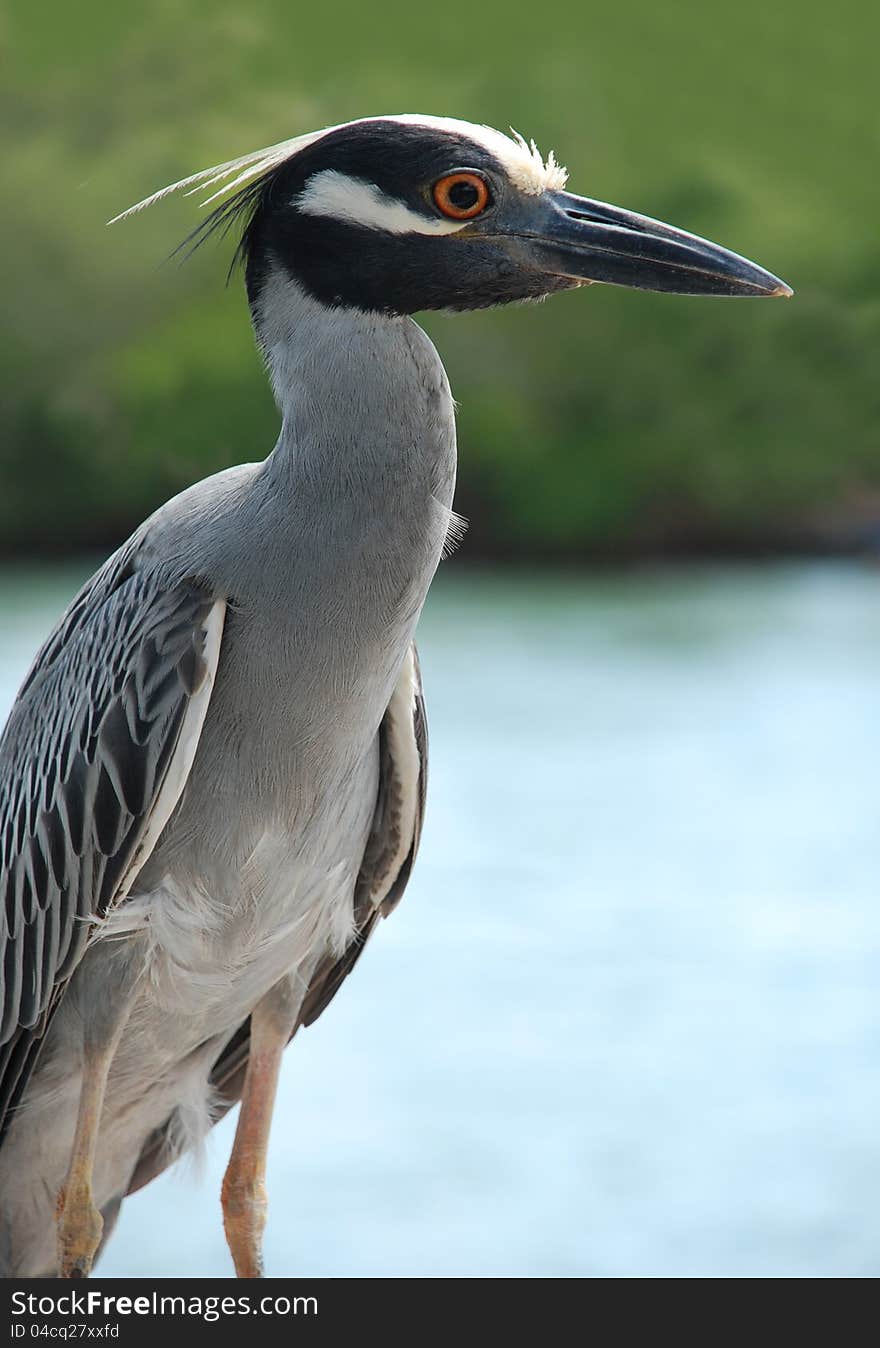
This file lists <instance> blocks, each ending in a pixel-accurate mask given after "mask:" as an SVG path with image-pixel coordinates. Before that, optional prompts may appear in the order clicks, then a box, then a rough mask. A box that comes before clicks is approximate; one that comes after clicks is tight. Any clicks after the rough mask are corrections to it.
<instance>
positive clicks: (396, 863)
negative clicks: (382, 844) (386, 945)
mask: <svg viewBox="0 0 880 1348" xmlns="http://www.w3.org/2000/svg"><path fill="white" fill-rule="evenodd" d="M418 689H419V681H418V676H417V674H416V662H415V654H414V651H413V647H412V646H410V647H409V648H408V649H407V652H406V655H405V656H404V660H403V665H402V666H401V670H400V676H399V677H398V680H397V683H396V684H395V686H394V692H393V693H392V694H391V701H390V702H389V703H388V711H387V712H386V714H385V716H386V721H385V724H386V727H387V732H388V750H389V758H390V760H391V763H392V764H393V765H394V772H395V775H396V776H397V782H398V786H399V788H400V828H399V831H398V832H399V838H398V843H397V848H396V850H395V852H394V855H393V858H392V860H391V861H390V862H389V864H388V866H387V869H386V871H385V875H386V879H385V883H384V884H383V885H382V886H381V887H380V888H379V889H378V890H377V891H375V892H374V893H373V894H372V895H371V898H372V900H373V903H374V905H375V906H376V907H378V906H379V904H380V903H381V902H382V900H383V899H384V898H385V896H386V895H387V893H388V891H389V890H390V888H391V886H392V885H393V884H394V882H395V880H396V879H397V877H398V875H399V873H400V868H401V866H402V865H403V863H404V862H405V861H406V858H407V856H408V855H409V852H410V849H411V847H412V845H413V838H414V837H415V832H416V820H417V817H418V810H419V775H420V773H421V766H422V765H421V758H420V757H419V748H418V745H417V744H416V734H415V722H414V717H415V705H416V694H417V692H418Z"/></svg>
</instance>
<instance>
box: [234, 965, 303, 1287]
mask: <svg viewBox="0 0 880 1348" xmlns="http://www.w3.org/2000/svg"><path fill="white" fill-rule="evenodd" d="M300 1001H301V997H300V996H299V995H298V994H296V993H295V991H294V988H293V980H292V979H287V978H285V979H283V980H282V981H281V982H280V983H277V984H276V985H275V987H274V988H272V990H271V992H269V993H267V994H266V996H265V997H264V998H263V1000H262V1001H261V1002H260V1003H259V1004H258V1005H257V1007H256V1008H255V1009H254V1011H253V1013H252V1015H251V1044H250V1056H249V1057H248V1064H247V1073H246V1075H245V1080H244V1090H243V1091H242V1096H241V1112H240V1114H239V1116H238V1127H237V1128H236V1130H235V1141H234V1142H233V1144H232V1154H231V1156H230V1158H229V1165H228V1166H227V1167H226V1174H225V1175H224V1177H223V1189H222V1192H221V1202H222V1204H223V1226H224V1228H225V1230H226V1241H227V1244H228V1245H229V1249H230V1252H231V1254H232V1258H233V1261H234V1263H235V1272H236V1274H237V1275H238V1277H239V1278H261V1277H262V1276H263V1248H262V1246H263V1228H264V1227H265V1225H266V1211H267V1207H268V1203H267V1199H266V1183H265V1180H266V1152H267V1150H268V1147H269V1129H270V1127H271V1125H272V1111H273V1109H274V1107H275V1092H276V1089H277V1086H278V1072H279V1070H280V1067H281V1058H282V1055H283V1053H284V1049H285V1047H286V1045H287V1042H288V1040H289V1039H290V1036H291V1034H292V1032H293V1028H294V1025H295V1023H296V1016H297V1012H298V1010H299V1005H300Z"/></svg>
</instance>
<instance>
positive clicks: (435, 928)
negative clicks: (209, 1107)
mask: <svg viewBox="0 0 880 1348" xmlns="http://www.w3.org/2000/svg"><path fill="white" fill-rule="evenodd" d="M79 578H80V576H79V575H77V574H76V573H75V571H74V570H73V569H58V570H55V571H53V570H45V571H41V572H39V573H37V572H33V571H29V572H24V571H6V572H0V712H5V709H6V707H7V706H8V704H9V702H10V700H11V698H12V696H13V694H14V690H15V686H16V685H17V682H18V680H19V679H20V677H21V676H22V675H23V673H24V671H25V668H26V665H27V663H28V660H29V657H30V655H31V653H32V651H33V649H34V647H35V645H36V644H37V642H38V641H39V640H40V638H41V636H42V635H43V634H44V633H45V632H46V630H47V629H48V628H49V626H50V625H51V623H52V621H53V619H54V618H55V616H56V615H57V612H58V611H59V609H60V607H61V606H62V605H63V603H64V601H65V599H66V598H67V597H68V596H69V594H70V593H71V591H72V589H73V588H74V587H75V585H76V584H77V582H78V580H79ZM421 648H422V661H423V665H424V671H425V680H426V685H427V692H428V698H429V713H430V720H431V734H432V740H431V743H432V756H431V789H430V801H429V813H428V820H427V826H426V830H425V836H424V842H423V847H422V852H421V855H420V857H419V863H418V866H417V868H416V872H415V875H414V878H413V881H412V883H411V885H410V888H409V890H408V892H407V895H406V899H405V901H404V903H403V904H402V905H401V907H400V908H399V909H398V910H397V912H396V913H395V914H394V916H393V918H392V919H391V920H390V921H388V922H387V923H383V924H382V926H381V929H380V930H379V931H378V934H377V936H376V938H375V939H374V940H373V941H372V942H371V947H370V949H369V951H368V952H367V954H366V955H365V957H364V959H363V960H362V961H361V964H360V966H359V968H358V970H357V972H356V973H355V975H354V976H353V977H352V978H351V979H350V980H349V982H348V983H347V984H346V986H345V988H344V989H343V991H342V993H341V994H340V996H339V997H338V998H337V1000H336V1002H334V1004H333V1006H332V1007H331V1009H330V1010H329V1011H328V1012H327V1013H326V1015H325V1016H324V1017H323V1018H322V1020H321V1021H320V1022H319V1023H318V1025H316V1026H315V1027H314V1028H313V1029H311V1030H309V1031H308V1032H306V1033H304V1034H301V1035H300V1036H298V1038H297V1041H296V1043H295V1045H294V1046H293V1047H292V1048H291V1050H290V1051H289V1053H288V1055H287V1060H286V1063H285V1070H284V1076H283V1081H282V1086H281V1094H280V1100H279V1104H278V1110H277V1114H276V1124H275V1129H274V1134H273V1143H272V1153H271V1165H270V1174H269V1191H270V1201H271V1211H270V1220H269V1227H268V1231H267V1262H268V1271H269V1272H270V1273H271V1274H275V1275H283V1274H288V1273H294V1272H295V1273H300V1274H325V1275H328V1274H329V1275H337V1276H344V1275H354V1276H410V1275H433V1276H448V1275H455V1274H464V1275H469V1276H483V1275H492V1274H495V1275H515V1276H533V1277H545V1276H562V1277H568V1276H604V1277H609V1276H610V1277H633V1276H646V1275H664V1276H796V1277H801V1276H803V1277H815V1276H876V1274H877V1273H878V1272H880V1129H878V1121H880V987H878V983H880V978H878V975H880V838H878V829H877V817H878V769H877V764H878V751H880V729H878V709H880V575H878V574H877V573H876V572H875V571H873V570H870V569H867V568H860V567H858V566H855V565H825V564H822V565H820V564H815V565H799V566H785V567H774V568H769V569H718V570H699V571H688V570H675V571H665V572H659V573H653V574H651V573H647V574H631V575H626V576H614V577H605V578H599V579H596V578H588V579H582V578H574V577H570V576H567V577H562V578H560V577H555V578H554V577H546V578H534V577H528V576H519V577H517V576H510V575H508V576H501V575H493V574H488V575H480V574H479V573H477V574H475V573H473V572H468V571H467V570H466V569H465V568H464V566H463V565H462V564H461V563H460V562H453V563H451V564H449V565H448V566H446V567H444V568H443V571H442V575H441V577H440V578H439V580H438V583H437V585H436V586H435V589H434V591H433V592H432V595H431V599H430V601H429V605H428V609H427V611H426V614H425V618H424V620H423V624H422V628H421ZM232 1123H233V1120H231V1119H228V1120H227V1121H226V1122H225V1123H224V1124H222V1125H221V1126H220V1127H219V1128H218V1129H216V1131H215V1134H214V1136H213V1137H212V1139H211V1143H210V1146H209V1151H208V1157H207V1161H206V1164H205V1167H204V1173H203V1175H202V1177H201V1180H199V1179H198V1177H197V1176H195V1175H194V1174H193V1172H192V1170H191V1169H186V1168H184V1169H178V1170H177V1171H174V1172H171V1173H170V1174H168V1175H166V1176H165V1177H164V1178H163V1179H161V1180H160V1181H158V1182H156V1183H154V1184H153V1185H152V1186H150V1187H149V1188H148V1189H147V1190H146V1191H144V1192H143V1193H142V1194H140V1195H138V1196H137V1197H136V1198H134V1199H132V1200H130V1201H129V1202H128V1203H127V1204H126V1207H125V1211H124V1214H123V1217H122V1220H121V1223H120V1226H119V1229H118V1232H117V1234H116V1236H115V1238H114V1240H113V1242H112V1244H111V1246H110V1248H109V1250H108V1253H107V1255H106V1258H105V1260H104V1262H103V1265H102V1268H101V1272H102V1273H104V1274H106V1275H122V1274H145V1275H181V1274H183V1275H186V1274H196V1273H200V1274H201V1273H205V1274H211V1273H226V1272H228V1271H229V1269H230V1265H229V1261H228V1257H227V1254H226V1250H225V1245H224V1242H223V1236H222V1230H221V1226H220V1214H219V1201H218V1194H219V1185H220V1178H221V1175H222V1171H223V1166H224V1161H225V1158H226V1156H227V1154H228V1150H229V1146H230V1141H231V1128H232Z"/></svg>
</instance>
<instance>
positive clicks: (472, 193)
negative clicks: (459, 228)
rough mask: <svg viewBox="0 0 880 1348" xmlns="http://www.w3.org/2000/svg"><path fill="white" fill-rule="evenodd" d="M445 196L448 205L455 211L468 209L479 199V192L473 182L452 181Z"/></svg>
mask: <svg viewBox="0 0 880 1348" xmlns="http://www.w3.org/2000/svg"><path fill="white" fill-rule="evenodd" d="M447 196H448V198H449V202H450V205H452V206H454V207H455V209H456V210H457V211H469V210H470V209H471V207H472V206H476V204H477V202H478V201H479V199H480V194H479V192H478V191H477V189H476V187H474V184H473V183H453V184H452V186H451V187H450V189H449V191H448V192H447Z"/></svg>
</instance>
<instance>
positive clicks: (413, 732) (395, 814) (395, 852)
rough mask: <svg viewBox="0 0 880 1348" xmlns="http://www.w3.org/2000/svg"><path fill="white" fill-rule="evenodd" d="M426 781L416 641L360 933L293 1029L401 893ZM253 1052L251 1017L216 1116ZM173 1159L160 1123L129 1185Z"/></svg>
mask: <svg viewBox="0 0 880 1348" xmlns="http://www.w3.org/2000/svg"><path fill="white" fill-rule="evenodd" d="M427 786H428V723H427V720H426V717H425V702H424V697H423V694H422V679H421V672H420V670H419V657H418V653H417V651H416V648H415V646H414V645H413V646H411V647H410V649H409V650H408V651H407V655H406V660H405V661H404V665H403V668H402V670H401V673H400V677H399V679H398V681H397V685H396V687H395V689H394V693H393V694H392V697H391V701H390V702H389V704H388V709H387V711H386V712H385V715H384V717H383V718H382V723H381V725H380V727H379V790H378V795H377V799H376V809H375V813H374V815H373V825H372V829H371V831H370V836H369V839H368V842H367V846H366V849H365V852H364V858H363V862H362V863H361V870H360V874H359V876H358V880H357V884H356V886H355V921H356V923H357V928H356V931H355V935H354V937H353V938H352V940H351V942H350V944H349V945H348V947H347V949H346V950H345V951H344V952H343V953H342V955H341V956H339V957H335V958H334V957H331V956H327V957H326V958H325V959H324V960H323V961H322V962H321V963H320V964H319V965H318V967H317V969H316V970H315V973H314V975H313V977H312V981H311V983H310V984H309V988H308V991H307V993H306V995H305V998H304V999H303V1004H302V1007H301V1009H300V1013H299V1018H298V1020H297V1023H296V1026H295V1028H294V1031H293V1034H296V1031H297V1030H298V1029H299V1027H300V1026H301V1025H312V1024H313V1023H314V1022H315V1021H316V1020H317V1019H318V1017H319V1016H320V1014H321V1012H322V1011H323V1010H324V1008H325V1007H326V1006H327V1005H328V1004H329V1002H331V1001H332V999H333V998H334V997H335V995H336V993H337V992H338V991H339V988H340V987H341V986H342V984H343V982H344V981H345V979H346V977H347V976H348V974H349V973H350V972H351V970H352V968H353V967H354V965H355V963H356V962H357V960H358V958H359V956H360V954H361V951H362V950H363V948H364V946H365V944H366V941H367V938H368V936H369V935H370V932H371V931H372V930H373V927H374V926H375V924H376V921H377V919H378V918H379V917H380V916H381V917H387V915H388V914H389V913H390V912H391V911H392V909H393V908H395V907H396V905H397V904H398V903H399V902H400V900H401V898H402V897H403V891H404V890H405V889H406V886H407V882H408V880H409V877H410V872H411V870H412V865H413V862H414V860H415V856H416V852H417V850H418V846H419V839H420V837H421V832H422V821H423V819H424V814H425V796H426V792H427ZM291 1038H293V1035H291ZM249 1052H250V1022H249V1021H246V1022H245V1023H244V1025H242V1026H241V1028H240V1029H239V1030H238V1032H237V1034H235V1035H234V1036H233V1038H232V1039H231V1040H230V1041H229V1043H228V1044H227V1045H226V1047H225V1049H224V1050H223V1053H222V1054H221V1055H220V1057H219V1058H218V1060H217V1062H216V1063H215V1064H214V1070H213V1072H212V1074H211V1082H212V1085H213V1086H214V1088H215V1091H216V1093H217V1109H216V1110H215V1113H214V1115H213V1118H214V1121H215V1122H216V1121H218V1120H219V1119H220V1118H222V1116H223V1115H224V1114H225V1113H227V1111H228V1110H230V1109H231V1108H232V1107H233V1105H235V1104H237V1102H238V1100H239V1099H240V1098H241V1092H242V1088H243V1086H244V1076H245V1070H246V1068H247V1061H248V1053H249ZM170 1159H171V1156H170V1153H169V1150H168V1148H167V1146H166V1131H165V1129H164V1128H160V1129H157V1131H156V1132H155V1133H153V1135H152V1136H151V1137H150V1139H149V1141H148V1142H147V1144H146V1146H145V1147H144V1150H143V1152H142V1153H141V1157H140V1160H139V1161H138V1164H137V1166H136V1167H135V1170H134V1173H133V1175H132V1178H131V1182H130V1185H129V1188H128V1192H129V1193H130V1194H131V1193H134V1192H135V1191H136V1190H137V1189H141V1188H143V1186H144V1185H145V1184H148V1183H149V1182H150V1180H152V1179H154V1178H155V1177H156V1175H158V1174H160V1173H161V1172H162V1171H163V1170H164V1169H165V1167H166V1166H167V1165H168V1164H169V1161H170Z"/></svg>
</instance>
